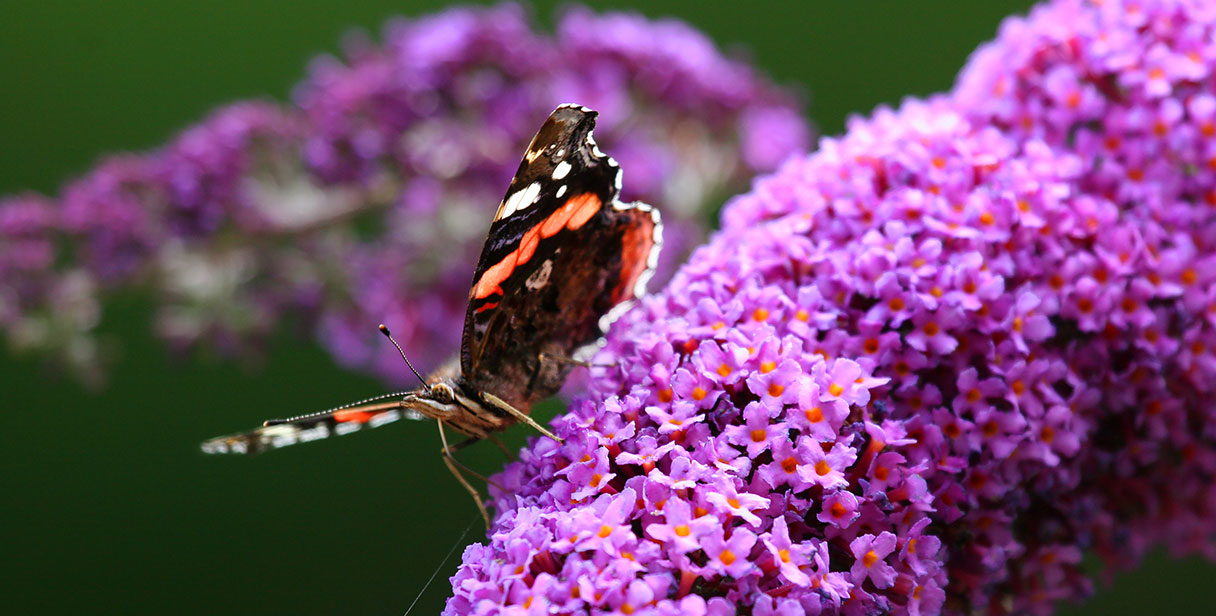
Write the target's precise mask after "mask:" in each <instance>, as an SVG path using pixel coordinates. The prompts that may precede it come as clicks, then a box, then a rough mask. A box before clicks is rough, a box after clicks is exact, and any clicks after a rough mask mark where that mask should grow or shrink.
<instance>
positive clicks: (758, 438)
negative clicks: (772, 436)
mask: <svg viewBox="0 0 1216 616" xmlns="http://www.w3.org/2000/svg"><path fill="white" fill-rule="evenodd" d="M766 438H768V431H767V430H752V442H753V443H763V442H764V439H766Z"/></svg>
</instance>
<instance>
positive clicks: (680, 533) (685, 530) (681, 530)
mask: <svg viewBox="0 0 1216 616" xmlns="http://www.w3.org/2000/svg"><path fill="white" fill-rule="evenodd" d="M672 530H674V531H675V533H676V536H677V537H687V536H689V535H691V534H692V529H691V528H689V527H688V525H687V524H681V525H679V526H677V527H675V528H674V529H672Z"/></svg>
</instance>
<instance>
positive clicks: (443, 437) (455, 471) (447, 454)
mask: <svg viewBox="0 0 1216 616" xmlns="http://www.w3.org/2000/svg"><path fill="white" fill-rule="evenodd" d="M435 423H437V424H439V440H440V441H441V442H443V451H441V452H439V453H440V454H441V455H442V456H443V463H444V464H445V465H447V467H448V471H450V472H451V473H452V476H453V477H455V478H456V481H459V482H460V485H462V486H464V489H465V490H467V491H468V492H469V496H472V497H473V502H475V503H477V509H478V511H481V519H482V520H484V521H485V523H486V529H487V530H488V529H489V528H490V514H489V513H488V512H487V511H486V506H485V503H483V502H482V500H481V495H480V494H478V493H477V490H476V489H475V488H473V486H472V485H471V484H470V483H469V480H467V479H465V478H464V475H463V474H461V472H460V468H459V467H464V465H463V464H461V463H460V462H458V461H457V460H456V458H455V457H453V456H452V451H453V449H452V448H451V446H449V445H448V435H447V434H446V433H445V432H444V431H443V421H442V420H440V421H436V422H435ZM474 441H476V439H469V440H468V441H465V442H463V443H459V445H458V447H457V448H460V447H464V446H466V445H468V444H470V443H471V442H474ZM465 470H468V469H467V468H466V469H465ZM469 472H470V473H473V471H469ZM473 474H474V475H477V473H473ZM477 476H479V477H480V475H477Z"/></svg>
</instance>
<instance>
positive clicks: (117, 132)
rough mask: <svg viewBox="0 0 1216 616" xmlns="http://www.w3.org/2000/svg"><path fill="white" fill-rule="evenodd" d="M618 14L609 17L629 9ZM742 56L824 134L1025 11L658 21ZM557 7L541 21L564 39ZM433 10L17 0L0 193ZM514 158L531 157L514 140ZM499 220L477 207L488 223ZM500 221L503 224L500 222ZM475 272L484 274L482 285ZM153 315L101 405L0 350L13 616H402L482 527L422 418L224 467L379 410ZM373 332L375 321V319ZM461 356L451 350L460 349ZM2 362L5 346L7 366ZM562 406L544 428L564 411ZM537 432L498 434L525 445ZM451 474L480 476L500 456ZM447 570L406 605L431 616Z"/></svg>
mask: <svg viewBox="0 0 1216 616" xmlns="http://www.w3.org/2000/svg"><path fill="white" fill-rule="evenodd" d="M620 4H621V3H618V4H616V5H615V6H620ZM623 4H625V5H633V6H634V7H636V9H637V10H641V11H642V12H644V13H646V14H648V15H651V16H661V15H673V16H677V17H680V18H681V19H684V20H686V21H688V22H690V23H691V24H693V25H694V26H696V27H698V28H700V29H701V30H703V31H705V32H706V33H707V34H709V35H710V36H711V37H712V38H713V39H714V40H715V41H717V42H718V43H719V44H720V45H723V46H725V47H727V48H736V47H737V48H739V49H740V50H741V51H743V52H744V53H746V54H748V55H749V57H750V58H751V59H752V61H754V62H755V63H756V64H758V65H759V66H760V67H761V68H762V69H764V70H766V71H768V72H769V74H770V75H772V76H773V77H774V78H775V79H776V80H777V81H779V82H784V83H790V84H798V85H800V87H802V88H805V90H806V92H807V93H808V94H809V95H810V96H809V100H810V105H809V107H810V113H811V117H812V119H813V120H814V121H815V123H816V124H817V125H818V127H819V128H820V130H821V132H822V133H823V134H827V135H831V134H835V133H838V132H840V131H841V130H843V127H844V122H845V117H846V115H848V114H850V113H868V112H869V111H870V110H871V109H872V108H873V107H874V106H875V105H877V104H880V103H888V104H892V103H897V102H898V101H899V100H900V99H901V98H903V97H904V96H909V95H924V94H928V93H931V92H935V91H940V90H944V89H947V88H949V87H950V86H951V84H952V83H953V79H954V75H955V73H956V72H957V70H958V68H959V67H960V66H961V65H962V63H963V62H964V61H965V59H966V57H967V54H968V53H969V52H970V51H971V50H972V49H973V48H974V47H975V46H976V45H977V44H978V43H979V42H981V41H984V40H987V39H989V38H991V37H992V35H993V34H994V32H995V30H996V27H997V24H998V23H999V21H1000V19H1001V18H1002V17H1003V16H1005V15H1007V14H1010V13H1013V12H1021V11H1024V10H1025V9H1026V6H1027V4H1028V3H1025V2H988V3H966V4H960V3H953V2H946V1H944V0H935V1H931V2H930V1H922V2H917V3H896V2H892V1H884V2H875V3H865V4H864V5H862V4H860V3H832V4H830V5H826V4H824V5H822V6H821V5H819V4H815V5H812V4H810V3H807V4H798V5H794V4H792V3H791V4H787V5H782V6H780V7H778V6H776V5H770V6H766V7H765V9H764V10H763V11H762V12H760V11H758V10H757V9H756V8H754V6H753V5H745V4H732V5H722V6H721V7H720V8H717V9H714V10H712V11H710V10H706V9H705V8H704V6H705V5H704V3H702V2H693V1H691V0H684V1H680V2H669V3H665V4H663V5H662V6H661V7H655V6H652V5H650V4H648V3H644V2H640V1H638V0H633V1H631V2H627V3H623ZM556 5H557V3H555V2H544V3H538V5H537V7H536V15H537V19H538V21H540V22H541V23H552V15H553V12H554V10H556ZM441 6H442V4H441V3H437V2H412V3H402V2H389V1H387V0H366V1H364V2H360V3H357V4H354V3H338V4H335V3H331V2H324V1H322V0H301V1H299V2H295V3H292V8H291V9H290V12H289V13H285V12H284V9H283V8H282V7H283V5H282V4H281V3H271V2H265V1H258V2H234V1H231V0H224V1H221V2H210V3H193V4H191V3H157V2H151V1H148V0H118V1H115V2H108V3H92V4H89V3H68V2H63V3H15V4H12V5H11V6H7V7H6V11H5V19H4V20H3V21H0V57H2V58H4V59H5V62H3V63H0V83H3V84H4V86H5V90H6V92H7V95H6V96H4V97H0V143H3V144H4V146H5V147H3V148H0V193H11V192H15V191H19V190H26V189H32V190H38V191H42V192H47V193H51V194H54V193H55V192H57V190H58V187H59V186H60V185H61V184H62V183H63V182H64V181H65V180H67V179H69V178H71V177H73V176H74V175H77V174H79V173H81V172H82V171H84V170H85V169H87V168H88V167H89V166H90V164H92V162H93V161H95V160H96V159H97V158H98V157H99V155H101V154H102V153H104V152H112V151H117V150H123V149H142V148H149V147H154V146H156V145H158V144H160V143H163V142H164V141H165V140H166V139H167V138H168V137H169V136H171V135H172V134H174V133H175V132H176V131H178V130H179V129H181V128H183V127H185V126H187V125H188V124H190V123H192V122H194V121H197V120H198V119H199V118H201V117H202V116H203V114H205V113H206V112H207V110H209V109H211V108H213V107H215V106H217V105H219V104H222V103H225V102H229V101H232V100H236V99H244V98H270V99H275V100H285V99H286V98H287V97H288V96H289V94H290V88H291V86H292V85H293V84H294V83H296V82H298V81H299V80H300V79H301V78H302V77H303V75H304V69H305V66H306V64H307V62H308V61H309V60H310V59H311V58H312V57H314V56H315V55H316V54H318V53H321V52H326V51H334V50H336V49H338V46H339V43H340V41H341V38H342V36H343V34H344V33H345V32H346V31H348V29H350V28H352V27H358V28H363V29H366V30H369V31H371V32H373V33H376V32H377V31H378V30H379V27H380V25H381V24H382V23H383V22H384V21H385V20H386V19H387V18H389V17H391V16H394V15H402V14H404V15H409V16H414V15H421V14H424V13H426V12H429V11H433V10H436V9H437V8H440V7H441ZM521 147H522V145H521ZM491 207H492V206H491V205H489V204H488V205H487V208H491ZM487 211H488V210H487ZM471 268H472V264H470V269H471ZM149 318H150V311H149V310H148V307H147V305H146V304H145V303H143V302H142V301H141V298H139V297H125V298H124V299H123V300H122V301H121V302H120V305H118V306H115V307H114V309H113V310H110V311H108V313H107V317H106V320H105V322H103V323H102V330H103V331H104V332H107V333H108V334H109V335H110V337H111V339H113V340H115V341H117V342H119V343H120V344H116V345H115V346H114V349H115V351H116V352H118V353H121V356H120V357H119V359H118V360H117V361H115V362H114V364H113V370H112V373H111V379H110V383H109V386H108V387H107V388H106V389H105V390H104V391H100V392H93V393H90V392H88V391H86V390H84V389H83V388H81V387H79V386H78V385H76V384H75V383H73V382H72V381H70V380H68V379H66V378H63V377H62V376H61V375H55V374H49V373H47V372H46V371H45V370H44V369H43V368H42V367H41V366H40V365H39V364H37V363H36V362H34V361H32V360H29V359H23V358H13V357H11V356H9V355H0V393H2V394H3V399H4V408H5V411H7V412H8V413H9V416H10V417H12V418H13V421H12V422H10V424H11V425H13V426H15V428H16V429H15V430H10V431H9V433H8V436H7V437H6V442H5V443H4V445H3V450H4V458H5V461H6V462H5V466H4V473H3V477H4V479H3V481H4V484H3V486H2V487H3V491H4V493H5V494H6V495H7V496H6V506H5V508H4V511H5V514H4V518H5V522H6V523H5V525H4V530H3V534H2V535H0V545H3V546H4V548H5V555H6V557H7V559H8V561H9V562H10V570H11V571H12V573H10V574H9V575H8V576H7V577H8V579H7V582H8V587H9V590H8V592H7V593H6V598H7V601H6V603H7V604H8V605H9V608H8V610H7V611H8V612H9V613H66V612H79V611H107V612H110V611H118V610H122V611H123V612H126V613H163V612H172V613H202V612H214V611H230V612H241V613H244V612H266V613H317V614H324V613H336V612H343V613H394V614H400V613H402V612H404V611H405V609H406V607H408V605H409V603H410V601H411V600H413V598H414V596H415V595H417V593H419V591H420V590H421V589H422V587H423V585H424V584H425V582H426V580H427V578H428V577H429V576H430V575H431V573H432V572H433V571H435V569H436V567H438V566H439V562H440V560H442V558H443V555H444V554H445V553H447V552H448V550H449V548H451V547H452V545H453V544H456V543H457V542H458V538H459V537H460V535H461V532H462V530H463V529H464V528H465V527H466V526H467V525H468V524H469V523H470V522H472V523H473V524H474V525H473V527H472V529H471V530H470V532H469V535H468V537H466V539H465V542H466V543H467V542H468V541H472V540H476V539H477V538H478V537H479V536H480V533H481V530H482V529H481V528H480V523H478V522H475V520H476V518H477V513H476V510H475V509H474V508H473V506H472V504H471V502H470V501H469V499H468V496H467V495H465V494H464V493H463V492H462V490H461V489H460V487H459V486H458V485H457V484H456V483H455V482H454V481H452V480H451V478H450V477H449V476H448V474H447V471H446V470H445V469H444V467H443V464H442V462H441V461H440V458H439V456H438V455H437V452H438V449H439V442H438V439H437V438H436V436H435V430H434V427H433V426H432V425H430V424H423V423H417V424H413V423H408V424H403V425H398V426H395V427H391V428H386V429H384V430H376V431H372V432H370V433H366V434H360V435H357V436H351V437H346V438H341V439H330V440H327V441H325V442H323V443H317V444H314V445H312V446H308V447H298V448H292V449H290V450H287V451H284V452H278V453H275V454H271V455H267V456H264V457H261V458H257V459H253V460H249V459H242V458H218V459H217V458H209V457H204V456H203V455H202V454H201V453H199V452H198V449H197V444H198V442H199V441H200V440H202V439H203V438H205V437H208V436H213V435H216V434H221V433H225V432H230V431H234V430H237V429H241V428H246V427H250V426H253V425H256V424H257V422H259V421H261V420H262V419H264V418H267V417H273V416H282V415H284V414H288V413H294V412H297V411H299V412H303V411H309V410H314V409H318V408H324V407H326V406H327V405H331V404H336V403H341V402H344V401H346V400H349V399H355V398H358V397H360V396H364V395H370V394H374V393H379V392H380V391H381V386H380V385H379V384H378V383H377V382H375V381H374V380H373V379H371V378H370V377H366V376H361V375H355V374H351V373H347V372H343V371H341V370H340V369H338V368H337V367H336V366H335V365H334V363H333V361H332V360H331V359H330V357H329V355H328V354H326V353H325V352H324V351H322V350H320V349H319V348H317V347H316V346H315V345H313V344H311V343H310V342H309V337H308V336H307V335H305V334H302V333H300V332H298V331H296V330H294V329H293V328H292V326H291V324H290V323H284V324H283V326H282V328H281V331H282V334H281V336H280V337H279V339H277V340H275V341H274V343H273V344H272V346H271V347H270V348H269V349H268V351H267V358H266V360H265V361H264V362H262V363H260V364H258V365H256V366H247V365H241V364H239V363H234V362H231V361H227V360H224V359H222V358H217V357H212V356H207V355H199V356H192V357H187V358H178V357H170V356H169V354H168V352H167V351H166V350H165V349H164V348H162V347H161V346H160V345H159V344H157V342H156V341H155V340H154V339H153V338H152V337H151V335H150V334H149V333H148V327H147V326H146V321H147V319H149ZM375 325H376V324H375V323H369V324H368V327H369V328H370V327H375ZM453 351H454V350H453ZM0 353H3V351H0ZM556 406H557V405H555V404H550V405H549V406H548V408H546V409H543V410H542V411H541V412H540V413H539V415H541V417H542V419H548V417H549V416H550V415H551V414H552V413H553V412H555V411H556ZM528 436H530V435H529V434H527V433H526V431H525V430H524V429H522V428H521V429H515V430H512V431H511V432H510V433H509V434H508V435H506V440H507V442H508V445H509V446H511V447H517V446H518V445H519V444H521V443H522V442H523V440H524V438H526V437H528ZM462 459H464V460H466V461H467V462H468V464H469V465H470V466H472V467H474V468H479V469H482V470H485V471H487V472H490V471H492V470H493V469H494V468H496V467H497V466H498V465H499V464H501V453H500V452H498V451H497V449H496V448H494V447H474V448H472V449H471V450H468V451H467V452H463V453H462ZM457 559H458V553H457V555H455V556H453V559H452V560H449V561H448V562H447V563H446V565H444V567H443V568H442V570H441V571H440V574H439V576H438V578H437V579H436V581H435V583H434V584H433V585H432V586H431V587H430V588H429V589H428V590H427V592H426V593H425V595H424V596H423V597H422V598H421V600H420V601H419V603H418V606H417V607H416V608H415V611H414V613H416V614H434V613H437V612H438V611H439V610H440V609H441V607H442V604H443V601H444V599H445V597H446V595H447V590H448V589H447V583H446V577H447V576H448V575H450V574H451V573H452V572H453V571H454V570H455V564H456V562H457ZM1214 572H1216V569H1214V568H1213V567H1212V566H1211V565H1210V564H1205V563H1200V562H1198V561H1196V560H1195V559H1190V560H1184V561H1170V560H1168V559H1165V558H1163V557H1161V558H1156V559H1154V561H1153V562H1152V563H1150V564H1149V565H1148V566H1146V567H1145V568H1144V569H1142V570H1140V571H1138V572H1136V573H1133V574H1128V575H1122V576H1119V577H1118V579H1117V584H1116V587H1115V588H1114V589H1113V590H1111V591H1105V592H1103V593H1101V594H1100V596H1098V597H1097V598H1095V600H1094V601H1092V602H1090V603H1089V604H1087V605H1086V606H1084V609H1074V608H1066V609H1062V610H1061V613H1063V614H1099V613H1102V614H1116V613H1136V612H1141V611H1143V610H1145V609H1147V608H1149V607H1150V606H1151V607H1152V608H1155V609H1157V610H1170V609H1171V608H1175V609H1180V610H1184V609H1186V608H1187V607H1188V606H1189V607H1191V608H1194V607H1196V606H1199V605H1204V604H1208V603H1210V601H1209V600H1208V599H1207V598H1206V593H1204V591H1205V590H1206V589H1205V588H1203V587H1202V586H1201V584H1200V582H1201V581H1203V580H1211V579H1213V577H1216V576H1214Z"/></svg>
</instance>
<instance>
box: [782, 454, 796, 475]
mask: <svg viewBox="0 0 1216 616" xmlns="http://www.w3.org/2000/svg"><path fill="white" fill-rule="evenodd" d="M781 470H783V471H785V472H787V473H792V472H794V471H796V470H798V460H797V459H795V458H794V457H793V456H790V457H788V458H786V459H785V460H783V461H782V462H781Z"/></svg>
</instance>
